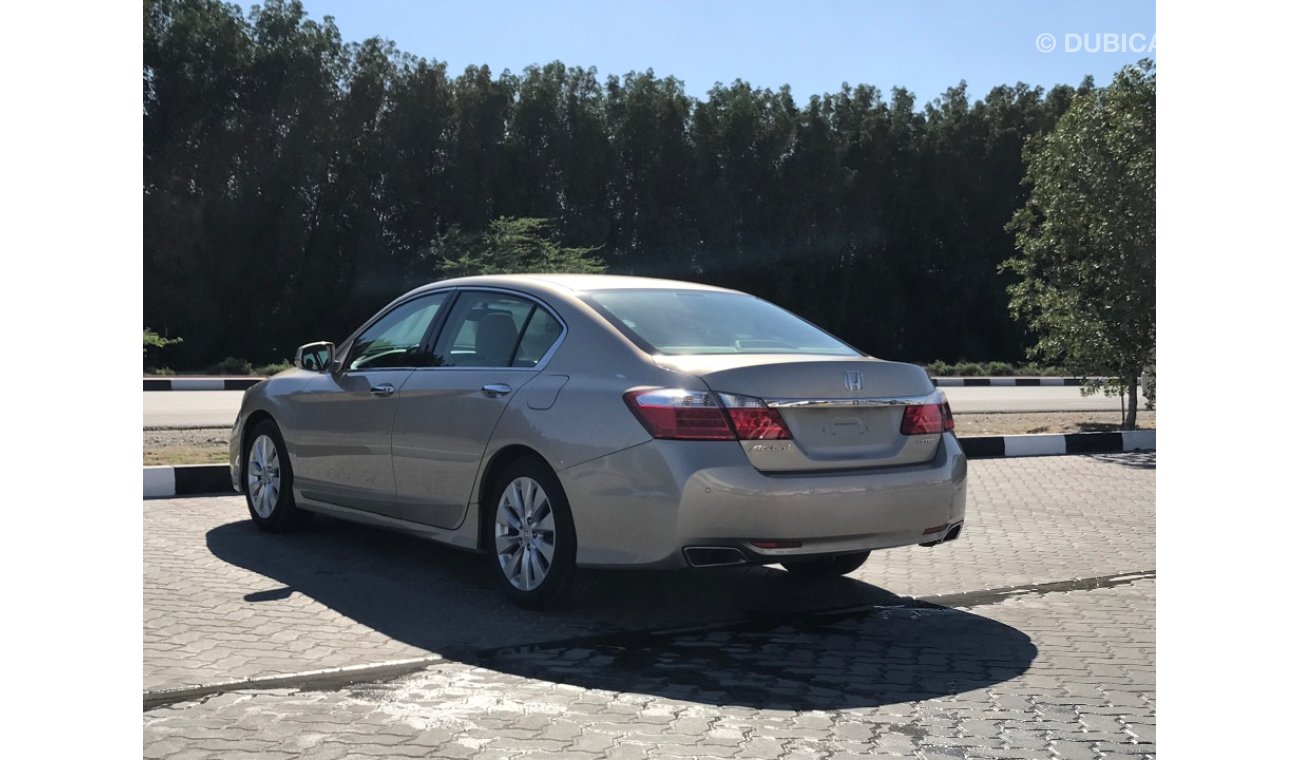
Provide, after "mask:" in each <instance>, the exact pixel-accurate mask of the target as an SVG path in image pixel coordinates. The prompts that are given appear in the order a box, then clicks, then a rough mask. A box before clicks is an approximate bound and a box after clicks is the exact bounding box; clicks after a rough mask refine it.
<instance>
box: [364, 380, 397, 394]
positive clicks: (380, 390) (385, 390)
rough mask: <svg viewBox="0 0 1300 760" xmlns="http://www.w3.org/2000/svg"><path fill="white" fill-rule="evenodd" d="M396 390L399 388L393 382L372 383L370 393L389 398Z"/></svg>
mask: <svg viewBox="0 0 1300 760" xmlns="http://www.w3.org/2000/svg"><path fill="white" fill-rule="evenodd" d="M396 390H397V389H396V388H394V387H393V384H392V383H383V384H381V385H372V386H370V395H372V396H378V397H380V398H387V397H388V396H391V395H393V392H394V391H396Z"/></svg>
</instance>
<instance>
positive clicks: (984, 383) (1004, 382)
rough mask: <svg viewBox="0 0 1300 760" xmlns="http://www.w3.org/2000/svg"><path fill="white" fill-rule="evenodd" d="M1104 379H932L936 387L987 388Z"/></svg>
mask: <svg viewBox="0 0 1300 760" xmlns="http://www.w3.org/2000/svg"><path fill="white" fill-rule="evenodd" d="M1107 379H1108V378H1105V377H932V378H930V380H931V381H933V382H934V384H935V386H936V387H939V388H952V387H957V388H961V387H966V388H970V387H989V386H1017V385H1057V386H1060V385H1076V386H1077V385H1090V384H1092V383H1094V382H1105V381H1106V380H1107Z"/></svg>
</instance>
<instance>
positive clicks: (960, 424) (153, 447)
mask: <svg viewBox="0 0 1300 760" xmlns="http://www.w3.org/2000/svg"><path fill="white" fill-rule="evenodd" d="M1119 423H1120V417H1119V415H1118V414H1117V413H1114V412H999V413H995V414H993V413H990V414H958V415H957V435H959V436H962V435H1019V434H1024V433H1095V432H1103V431H1110V430H1118V429H1119ZM1155 426H1156V413H1155V412H1138V427H1139V428H1143V429H1151V428H1154V427H1155ZM229 436H230V428H225V427H221V428H195V429H189V430H146V431H144V463H145V464H208V463H217V462H225V461H227V458H228V456H229V455H228V449H227V448H226V444H227V441H228V440H229Z"/></svg>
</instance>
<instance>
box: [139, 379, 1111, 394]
mask: <svg viewBox="0 0 1300 760" xmlns="http://www.w3.org/2000/svg"><path fill="white" fill-rule="evenodd" d="M265 379H266V378H264V377H174V378H155V377H146V378H145V379H144V389H145V390H147V391H242V390H246V389H248V388H251V387H253V386H254V385H257V384H258V383H260V382H262V381H263V380H265ZM930 380H932V381H933V382H934V384H935V386H937V387H939V388H953V387H967V388H970V387H989V386H1018V385H1019V386H1024V385H1056V386H1062V385H1074V386H1078V385H1085V384H1087V383H1091V382H1093V381H1104V380H1106V378H1104V377H932V378H930Z"/></svg>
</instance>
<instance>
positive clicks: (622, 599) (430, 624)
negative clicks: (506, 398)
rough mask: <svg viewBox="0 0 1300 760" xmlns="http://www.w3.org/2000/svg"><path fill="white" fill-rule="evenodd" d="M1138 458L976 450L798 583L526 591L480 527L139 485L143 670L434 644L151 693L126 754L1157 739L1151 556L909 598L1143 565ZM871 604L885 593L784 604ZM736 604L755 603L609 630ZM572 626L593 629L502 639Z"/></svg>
mask: <svg viewBox="0 0 1300 760" xmlns="http://www.w3.org/2000/svg"><path fill="white" fill-rule="evenodd" d="M1153 468H1154V455H1110V456H1095V457H1078V456H1074V457H1050V458H1040V459H1019V460H987V461H978V462H972V463H971V484H970V500H969V503H968V522H967V526H966V529H965V531H964V533H963V536H962V538H961V539H960V540H958V541H957V542H955V543H953V544H949V545H944V546H939V547H936V548H934V549H922V548H909V549H903V550H893V551H886V552H879V553H877V554H876V555H875V556H873V557H872V558H871V560H869V561H868V563H867V564H866V565H865V566H864V567H863V568H862V569H861V570H859V571H858V572H856V573H855V574H854V577H853V578H852V579H839V580H835V581H831V582H828V583H822V584H811V585H809V584H804V583H795V582H792V579H790V578H788V577H785V576H784V574H783V573H781V572H780V571H779V570H772V569H745V570H739V571H735V570H733V571H714V572H688V573H605V574H600V575H599V576H598V577H597V578H596V580H595V582H594V583H593V588H592V591H591V593H590V594H589V595H588V597H587V598H586V600H585V602H584V606H582V607H579V608H574V609H568V610H561V611H558V612H552V613H541V614H539V613H524V612H520V611H518V610H515V609H514V608H512V607H510V606H509V605H508V603H506V602H505V601H504V600H503V599H501V598H499V596H498V594H497V592H496V591H495V590H494V589H493V588H492V587H491V585H490V584H489V582H488V580H489V579H488V576H487V574H486V573H485V572H483V570H482V567H481V562H482V561H483V560H482V559H481V558H478V557H475V556H474V555H469V554H464V553H460V552H455V551H453V550H449V549H443V548H441V547H436V546H433V545H431V544H428V543H425V542H420V541H418V540H415V539H411V538H407V537H403V536H397V535H393V534H385V533H381V532H379V531H374V530H369V529H364V528H356V527H353V526H350V525H347V524H344V523H340V522H337V521H327V520H321V521H318V523H317V525H316V527H314V528H313V529H311V530H309V531H308V532H306V533H302V534H297V535H290V536H273V535H265V534H260V533H258V532H257V531H255V530H254V529H253V528H252V527H251V525H250V524H249V523H248V521H247V517H246V513H245V512H244V507H243V503H242V501H241V500H238V499H234V498H206V499H180V500H171V501H165V502H156V501H155V502H147V503H146V504H145V506H144V509H145V616H144V627H145V685H146V688H147V689H157V688H167V687H176V686H193V685H199V684H205V683H216V682H222V681H229V680H235V679H239V678H257V677H265V676H270V675H278V674H288V673H301V672H303V671H310V670H316V669H320V668H327V667H339V666H355V665H364V664H370V663H382V662H389V661H392V660H398V659H403V658H411V657H421V656H429V655H432V654H438V655H442V656H444V657H445V658H446V659H445V660H444V661H441V662H437V663H435V664H434V665H433V666H432V667H430V668H428V669H427V670H423V671H421V672H418V673H415V674H412V675H408V676H403V677H400V678H397V679H396V680H393V681H390V682H387V683H370V684H361V685H356V686H352V687H348V688H344V689H337V690H322V691H302V692H298V691H295V690H294V689H274V690H262V691H236V692H231V693H227V694H221V695H219V696H213V697H208V698H206V699H205V700H203V701H193V702H182V703H178V704H174V705H171V706H168V707H161V708H156V709H152V710H149V711H146V712H145V714H144V726H145V732H144V733H145V754H146V756H147V757H165V758H181V757H196V758H197V757H223V758H224V757H232V756H235V755H236V753H239V752H244V753H252V754H261V755H262V756H268V757H276V756H302V757H314V758H331V757H343V756H355V757H374V756H392V755H401V756H422V757H515V756H529V757H536V756H543V757H545V756H555V757H585V756H591V757H780V758H793V757H804V756H808V757H830V756H843V757H871V756H889V757H898V756H904V757H918V758H919V757H999V758H1003V757H1062V758H1075V757H1100V756H1101V753H1106V754H1121V755H1123V756H1143V755H1149V756H1153V755H1154V753H1155V743H1154V742H1155V738H1154V734H1155V730H1154V726H1155V717H1154V715H1155V688H1154V651H1155V650H1154V648H1155V644H1154V600H1155V583H1154V581H1153V580H1152V579H1150V578H1149V577H1139V578H1137V579H1135V580H1133V581H1132V582H1131V583H1127V584H1123V585H1117V586H1115V587H1110V588H1099V589H1095V590H1068V591H1050V592H1046V593H1040V592H1032V593H1026V594H1024V595H1019V596H1011V597H1009V598H1006V597H1001V596H990V597H989V598H988V599H986V600H984V601H980V600H979V598H976V597H970V599H971V601H970V602H969V603H970V604H971V605H974V606H970V607H966V608H960V607H959V608H956V609H930V608H926V607H924V606H922V605H917V604H915V603H909V602H907V601H906V600H905V599H900V597H909V596H936V595H944V594H956V593H960V592H970V591H979V590H982V589H997V588H1006V587H1013V586H1028V585H1032V584H1042V583H1050V582H1053V581H1061V580H1068V579H1072V578H1087V577H1096V576H1104V575H1114V574H1117V573H1126V572H1135V573H1139V572H1141V571H1147V570H1150V569H1151V568H1153V567H1154V562H1155V560H1154V480H1155V478H1154V469H1153ZM962 598H963V599H965V598H967V597H962ZM998 601H1000V603H992V602H998ZM870 604H878V605H886V606H888V605H898V604H901V605H902V607H900V608H898V609H876V610H874V611H866V612H863V613H862V614H858V615H854V616H851V617H842V618H834V617H832V618H819V617H808V618H806V619H805V618H804V617H802V616H800V615H798V614H794V613H795V612H797V611H798V610H806V609H819V608H820V609H825V608H834V607H845V606H851V605H870ZM782 611H785V612H787V613H790V614H784V615H782V614H780V613H781V612H782ZM737 619H750V620H754V621H756V623H755V624H754V625H753V626H751V627H748V628H747V627H746V626H745V625H741V626H737V627H732V628H726V629H722V630H703V631H695V632H684V633H679V634H676V635H672V636H660V637H650V638H645V637H640V638H638V637H631V638H621V637H620V636H618V635H611V634H617V633H618V632H619V631H626V630H653V629H665V628H672V627H676V626H681V625H687V624H696V623H710V622H716V621H729V620H737ZM808 621H812V622H808ZM577 636H596V637H598V638H595V639H592V640H589V641H581V642H574V643H572V644H563V643H561V644H558V645H556V646H540V647H515V648H507V649H500V648H502V647H513V646H514V645H519V644H526V643H532V642H548V641H549V642H555V641H559V640H563V639H569V638H571V637H577ZM600 637H603V638H600ZM494 648H495V649H497V651H496V652H495V653H491V652H485V650H488V649H494ZM476 653H478V654H476ZM543 753H551V754H543ZM584 753H587V754H584Z"/></svg>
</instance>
